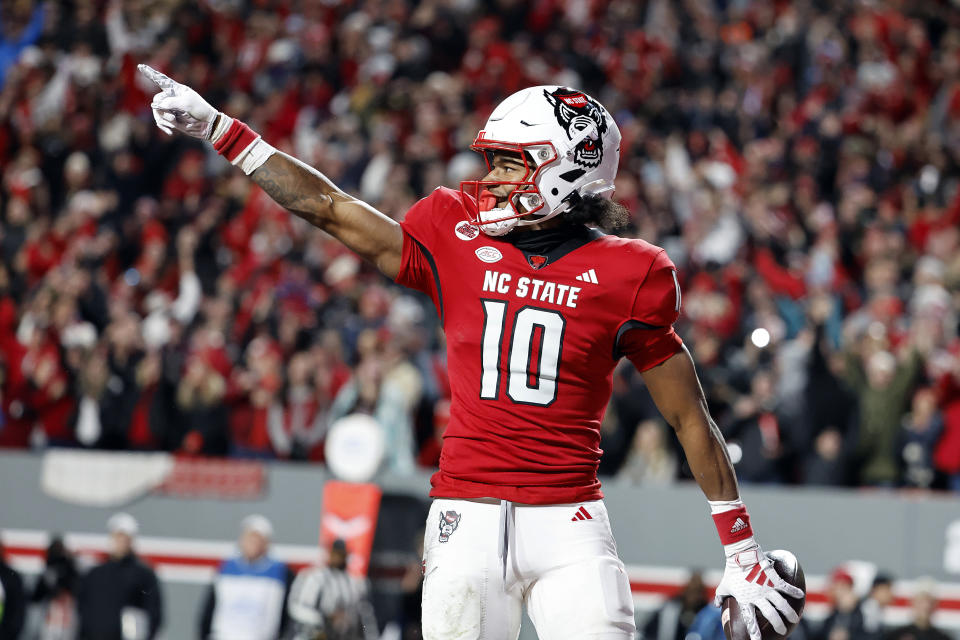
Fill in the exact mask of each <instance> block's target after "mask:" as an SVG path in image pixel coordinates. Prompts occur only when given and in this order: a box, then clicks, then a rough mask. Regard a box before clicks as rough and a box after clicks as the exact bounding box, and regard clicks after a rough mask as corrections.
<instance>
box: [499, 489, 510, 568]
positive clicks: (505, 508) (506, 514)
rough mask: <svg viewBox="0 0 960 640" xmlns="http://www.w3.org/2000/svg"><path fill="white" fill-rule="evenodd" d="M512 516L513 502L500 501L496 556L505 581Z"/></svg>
mask: <svg viewBox="0 0 960 640" xmlns="http://www.w3.org/2000/svg"><path fill="white" fill-rule="evenodd" d="M512 517H513V503H512V502H510V501H509V500H501V501H500V543H499V545H498V549H497V552H498V556H499V558H500V563H501V566H502V568H503V576H502V577H503V581H504V583H506V581H507V557H508V556H509V555H510V520H511V518H512Z"/></svg>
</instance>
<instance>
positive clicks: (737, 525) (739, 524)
mask: <svg viewBox="0 0 960 640" xmlns="http://www.w3.org/2000/svg"><path fill="white" fill-rule="evenodd" d="M746 528H747V523H746V522H744V521H743V518H737V521H736V522H734V523H733V526H732V527H730V533H737V532H738V531H743V530H744V529H746Z"/></svg>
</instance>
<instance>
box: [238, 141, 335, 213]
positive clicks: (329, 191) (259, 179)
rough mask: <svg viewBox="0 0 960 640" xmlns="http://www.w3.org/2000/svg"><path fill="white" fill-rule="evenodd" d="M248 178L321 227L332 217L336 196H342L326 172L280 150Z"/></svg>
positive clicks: (287, 207) (282, 203)
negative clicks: (323, 172)
mask: <svg viewBox="0 0 960 640" xmlns="http://www.w3.org/2000/svg"><path fill="white" fill-rule="evenodd" d="M250 178H251V179H252V180H253V181H254V182H255V183H257V184H258V185H259V186H260V188H261V189H263V190H264V192H266V194H267V195H268V196H270V197H271V198H273V200H274V201H275V202H276V203H277V204H279V205H280V206H281V207H284V208H285V209H288V210H290V211H291V212H292V213H294V214H296V215H297V216H299V217H301V218H303V219H304V220H306V221H307V222H309V223H310V224H312V225H314V226H316V227H320V228H321V229H323V228H325V227H327V226H328V225H329V224H330V222H331V221H332V220H333V216H334V197H335V195H339V196H344V195H345V194H343V192H342V191H340V189H338V188H337V186H336V185H335V184H333V182H331V181H330V179H329V178H327V177H326V176H325V175H323V174H322V173H320V172H319V171H317V170H316V169H313V168H312V167H309V166H307V165H306V164H304V163H303V162H301V161H299V160H297V159H296V158H294V157H292V156H289V155H287V154H285V153H283V152H280V151H277V152H276V153H274V154H273V155H272V156H270V158H269V159H268V160H267V161H266V162H265V163H263V164H262V165H261V166H260V167H259V168H258V169H256V170H255V171H254V172H253V173H252V174H250Z"/></svg>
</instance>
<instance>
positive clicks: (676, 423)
mask: <svg viewBox="0 0 960 640" xmlns="http://www.w3.org/2000/svg"><path fill="white" fill-rule="evenodd" d="M643 379H644V382H646V384H647V389H648V390H649V391H650V394H651V396H653V400H654V402H656V404H657V408H658V409H660V413H661V414H663V417H664V418H665V419H666V421H667V422H668V423H670V426H672V427H673V428H674V430H675V431H676V432H677V438H678V439H679V440H680V444H681V445H682V446H683V452H684V453H685V454H686V456H687V463H688V464H689V465H690V470H691V471H692V472H693V477H694V479H695V480H696V481H697V484H699V485H700V488H701V489H702V490H703V493H704V494H706V496H707V499H708V500H735V499H737V497H738V496H739V490H738V488H737V476H736V474H735V473H734V471H733V464H731V462H730V458H729V457H728V456H727V446H726V443H725V442H724V441H723V436H722V435H721V434H720V429H718V428H717V425H716V424H715V423H714V421H713V419H712V418H711V417H710V412H709V410H708V409H707V399H706V397H705V396H704V394H703V389H702V388H701V387H700V381H699V380H698V379H697V372H696V369H695V368H694V365H693V359H692V358H691V357H690V352H689V351H687V348H686V347H683V348H681V350H680V351H679V352H677V354H676V355H674V356H673V357H672V358H670V359H669V360H667V361H666V362H664V363H663V364H660V365H657V366H656V367H654V368H653V369H649V370H647V371H644V373H643Z"/></svg>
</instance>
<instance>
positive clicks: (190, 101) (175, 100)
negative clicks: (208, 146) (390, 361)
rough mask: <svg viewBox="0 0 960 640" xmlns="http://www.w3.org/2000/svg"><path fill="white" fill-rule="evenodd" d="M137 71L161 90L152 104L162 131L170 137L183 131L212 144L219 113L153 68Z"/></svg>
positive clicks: (187, 89)
mask: <svg viewBox="0 0 960 640" xmlns="http://www.w3.org/2000/svg"><path fill="white" fill-rule="evenodd" d="M137 69H139V70H140V73H142V74H143V75H145V76H146V77H147V78H149V79H150V80H152V81H153V82H155V83H156V85H157V86H158V87H160V89H161V91H160V93H158V94H157V95H155V96H153V102H151V103H150V108H151V109H152V110H153V119H154V120H155V121H156V123H157V126H158V127H159V128H160V130H161V131H163V132H164V133H166V134H167V135H168V136H169V135H173V132H174V131H179V132H181V133H185V134H187V135H188V136H192V137H194V138H200V139H201V140H210V138H211V136H212V134H213V123H214V121H215V120H216V118H217V115H218V114H219V113H220V112H219V111H217V110H216V109H214V108H213V107H211V106H210V103H208V102H207V101H206V100H204V99H203V98H202V97H200V94H199V93H197V92H196V91H194V90H193V89H191V88H190V87H188V86H187V85H185V84H180V83H179V82H177V81H176V80H174V79H172V78H169V77H167V76H166V75H164V74H162V73H160V72H159V71H157V70H156V69H154V68H153V67H150V66H148V65H145V64H141V65H138V66H137Z"/></svg>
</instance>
